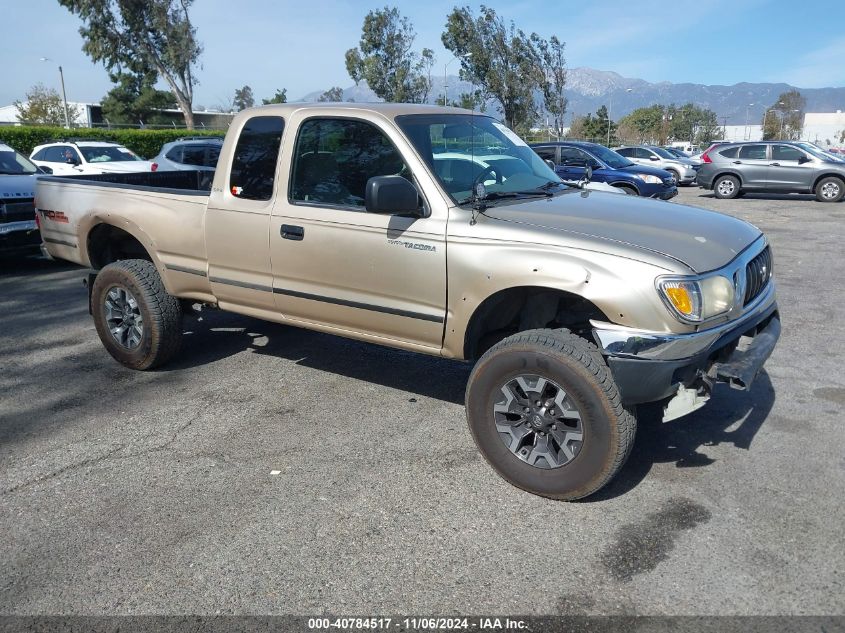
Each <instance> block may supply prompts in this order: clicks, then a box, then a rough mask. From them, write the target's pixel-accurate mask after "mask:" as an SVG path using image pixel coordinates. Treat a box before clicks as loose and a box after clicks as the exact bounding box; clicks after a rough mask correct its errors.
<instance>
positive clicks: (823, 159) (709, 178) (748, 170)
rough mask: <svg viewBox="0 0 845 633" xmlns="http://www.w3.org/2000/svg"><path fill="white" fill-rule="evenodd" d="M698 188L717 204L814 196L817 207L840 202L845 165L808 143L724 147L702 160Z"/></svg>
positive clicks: (735, 144) (728, 144) (743, 144)
mask: <svg viewBox="0 0 845 633" xmlns="http://www.w3.org/2000/svg"><path fill="white" fill-rule="evenodd" d="M702 159H703V161H704V162H703V164H702V165H701V169H700V170H699V172H698V184H699V185H701V186H702V187H704V188H705V189H712V190H713V193H714V194H715V195H716V197H717V198H736V197H738V196H741V195H743V194H744V193H746V192H772V193H814V194H815V195H816V198H817V199H818V200H820V201H822V202H839V201H840V200H842V198H843V197H845V163H843V162H841V161H839V160H837V159H835V158H833V157H832V156H828V155H827V153H826V152H824V151H822V150H821V149H819V148H817V147H816V146H815V145H812V144H810V143H801V142H790V141H761V142H752V143H726V144H724V145H718V146H716V147H712V148H710V149H709V150H707V151H706V152H704V154H703V155H702Z"/></svg>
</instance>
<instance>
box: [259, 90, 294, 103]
mask: <svg viewBox="0 0 845 633" xmlns="http://www.w3.org/2000/svg"><path fill="white" fill-rule="evenodd" d="M287 102H288V89H287V88H282V89H281V90H279V89H278V88H276V94H274V95H273V96H272V97H270V98H269V99H262V100H261V103H263V104H264V105H270V104H271V103H287Z"/></svg>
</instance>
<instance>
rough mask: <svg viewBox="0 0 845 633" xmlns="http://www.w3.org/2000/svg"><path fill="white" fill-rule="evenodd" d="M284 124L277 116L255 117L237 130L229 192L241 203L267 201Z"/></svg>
mask: <svg viewBox="0 0 845 633" xmlns="http://www.w3.org/2000/svg"><path fill="white" fill-rule="evenodd" d="M284 128H285V122H284V119H282V117H279V116H256V117H252V118H251V119H249V120H248V121H247V122H246V123H245V124H244V126H243V129H241V133H240V136H239V137H238V143H237V145H236V146H235V155H234V157H233V158H232V167H231V170H230V172H229V191H230V192H231V194H232V195H233V196H235V197H236V198H243V199H245V200H270V199H271V198H272V197H273V185H274V183H275V179H276V164H277V162H278V160H279V149H280V148H281V143H282V132H283V131H284Z"/></svg>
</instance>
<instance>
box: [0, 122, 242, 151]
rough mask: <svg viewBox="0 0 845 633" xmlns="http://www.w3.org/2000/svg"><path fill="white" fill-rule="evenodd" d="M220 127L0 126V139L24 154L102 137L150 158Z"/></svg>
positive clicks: (218, 133) (211, 133)
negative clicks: (73, 140)
mask: <svg viewBox="0 0 845 633" xmlns="http://www.w3.org/2000/svg"><path fill="white" fill-rule="evenodd" d="M224 134H225V132H223V131H221V130H216V131H210V130H184V129H181V130H132V129H129V130H104V129H100V128H94V129H89V128H78V129H73V130H66V129H64V128H61V127H46V126H34V125H21V126H14V125H8V126H7V125H4V126H0V143H6V144H7V145H10V146H12V147H14V148H15V149H16V150H18V151H19V152H20V153H21V154H23V155H24V156H29V155H30V154H31V153H32V148H33V147H35V146H36V145H40V144H41V143H46V142H49V141H53V140H59V139H66V138H85V139H103V140H104V141H115V142H117V143H120V144H121V145H124V146H126V147H128V148H129V149H131V150H132V151H133V152H135V153H136V154H138V155H139V156H141V157H143V158H153V157H154V156H156V155H157V154H158V152H159V150H160V149H161V146H162V145H164V144H165V143H169V142H170V141H175V140H176V139H177V138H182V137H184V136H223V135H224Z"/></svg>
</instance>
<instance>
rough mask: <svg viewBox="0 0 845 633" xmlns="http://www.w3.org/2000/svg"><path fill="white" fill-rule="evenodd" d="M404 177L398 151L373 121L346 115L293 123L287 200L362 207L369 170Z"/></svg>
mask: <svg viewBox="0 0 845 633" xmlns="http://www.w3.org/2000/svg"><path fill="white" fill-rule="evenodd" d="M390 175H399V176H405V177H408V178H410V172H409V170H408V167H407V166H406V165H405V162H404V161H403V160H402V156H401V154H399V151H398V150H397V149H396V148H395V147H394V146H393V143H391V142H390V139H388V138H387V136H385V135H384V133H383V132H382V131H381V130H379V129H378V128H377V127H375V126H374V125H372V124H370V123H366V122H365V121H355V120H351V119H310V120H308V121H305V122H304V123H303V124H302V126H301V127H300V128H299V137H298V138H297V139H296V149H295V150H294V160H293V173H292V174H291V191H290V196H291V200H293V201H294V202H313V203H323V204H331V205H340V206H351V207H363V206H364V190H365V188H366V186H367V180H369V179H370V178H372V177H373V176H390Z"/></svg>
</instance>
